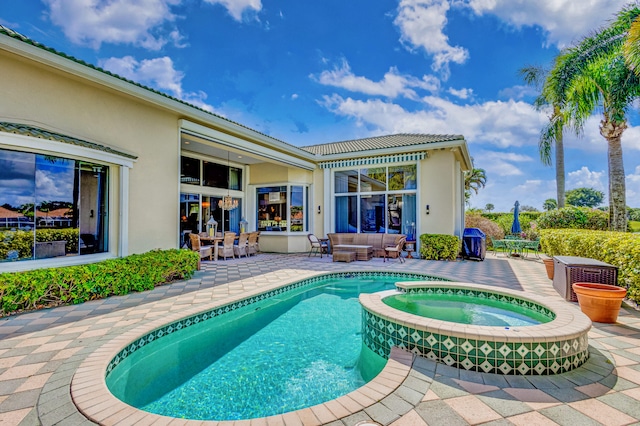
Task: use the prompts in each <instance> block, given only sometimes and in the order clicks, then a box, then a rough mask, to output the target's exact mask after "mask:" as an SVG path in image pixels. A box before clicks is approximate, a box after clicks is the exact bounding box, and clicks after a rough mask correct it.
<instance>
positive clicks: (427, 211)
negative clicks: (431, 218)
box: [425, 204, 429, 214]
mask: <svg viewBox="0 0 640 426" xmlns="http://www.w3.org/2000/svg"><path fill="white" fill-rule="evenodd" d="M425 213H427V214H429V204H427V209H426V211H425Z"/></svg>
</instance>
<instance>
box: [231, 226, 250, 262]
mask: <svg viewBox="0 0 640 426" xmlns="http://www.w3.org/2000/svg"><path fill="white" fill-rule="evenodd" d="M248 241H249V233H247V232H242V233H240V238H238V244H237V245H234V246H233V253H234V254H235V255H236V256H238V258H240V257H242V255H244V257H248V254H247V244H248Z"/></svg>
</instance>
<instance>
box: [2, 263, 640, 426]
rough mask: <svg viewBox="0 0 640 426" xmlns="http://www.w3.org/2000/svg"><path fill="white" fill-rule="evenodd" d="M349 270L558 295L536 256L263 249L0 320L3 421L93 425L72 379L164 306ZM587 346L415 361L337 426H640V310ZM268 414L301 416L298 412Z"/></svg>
mask: <svg viewBox="0 0 640 426" xmlns="http://www.w3.org/2000/svg"><path fill="white" fill-rule="evenodd" d="M344 270H402V271H416V272H422V273H428V274H432V275H438V276H442V277H446V278H450V279H453V280H457V281H467V282H476V283H480V284H487V285H493V286H497V287H506V288H511V289H516V290H524V291H526V292H532V293H535V294H540V295H544V296H547V297H549V298H556V299H560V300H561V298H560V297H559V296H558V295H557V293H556V292H555V290H554V289H553V286H552V285H551V281H550V280H548V279H547V277H546V273H545V269H544V266H543V264H542V263H541V261H539V260H522V259H507V258H494V257H491V256H489V257H487V258H486V259H485V261H483V262H475V261H458V262H435V261H425V260H417V259H407V262H406V263H404V264H400V263H399V262H397V261H396V262H386V263H383V262H382V259H377V258H376V259H373V260H371V261H369V262H353V263H350V264H343V263H333V262H331V258H330V257H329V258H323V259H320V258H319V257H315V258H308V257H307V256H306V254H301V255H272V254H259V255H258V256H257V257H253V258H249V259H241V260H227V261H219V262H203V270H202V271H199V272H197V273H196V274H195V276H194V277H193V278H192V279H190V280H187V281H182V282H178V283H174V284H171V285H166V286H161V287H158V288H156V289H154V290H151V291H147V292H143V293H136V294H130V295H127V296H121V297H112V298H109V299H104V300H97V301H92V302H88V303H84V304H81V305H75V306H64V307H59V308H54V309H47V310H42V311H35V312H29V313H24V314H21V315H16V316H11V317H8V318H0V426H6V425H29V426H30V425H40V424H42V425H53V424H60V425H82V424H92V423H91V422H89V421H88V420H87V419H86V418H85V417H84V416H82V414H80V413H79V412H78V410H77V408H76V406H75V405H74V403H73V402H72V400H71V393H70V383H71V379H72V377H73V375H74V374H75V372H76V371H77V369H78V367H79V366H80V364H81V363H82V362H83V360H85V359H86V357H87V356H89V355H90V354H91V353H93V352H95V351H96V350H97V349H99V348H104V347H105V345H107V343H108V342H110V341H111V340H113V339H114V338H116V337H118V336H120V335H122V334H123V333H126V332H127V331H130V330H132V329H134V328H137V327H140V326H144V325H145V324H147V323H150V322H152V321H156V320H158V319H159V318H161V317H163V316H166V315H167V314H173V313H177V312H180V311H184V310H186V309H192V308H197V307H198V306H199V305H203V306H204V305H205V304H209V303H211V302H212V301H217V300H222V299H225V298H228V297H229V296H232V295H241V294H243V293H245V292H249V291H253V290H255V289H257V288H260V287H262V286H265V285H272V284H274V283H280V282H283V281H285V280H291V279H300V278H303V277H304V276H305V275H309V274H311V273H314V272H318V271H327V272H333V271H344ZM565 303H567V305H575V304H572V303H570V302H565ZM589 343H590V354H591V356H590V359H589V361H588V362H587V363H586V364H585V365H584V366H582V367H580V368H578V369H576V370H573V371H571V372H569V373H565V374H561V375H555V376H543V377H540V376H499V375H494V374H483V373H477V372H470V371H464V370H457V369H454V368H450V367H447V366H445V365H442V364H434V363H433V362H431V361H428V360H423V359H418V360H414V361H413V366H412V368H411V369H410V371H409V373H408V375H407V377H406V379H405V380H404V382H403V383H402V385H401V386H399V387H398V388H397V389H395V391H394V392H393V393H392V394H391V395H389V396H387V397H385V398H384V399H382V400H381V401H379V402H378V403H376V404H375V405H372V406H369V407H367V408H366V409H364V410H360V411H358V412H356V413H354V414H352V415H349V416H347V417H344V418H342V419H340V420H337V421H332V423H330V424H332V425H335V426H345V425H354V424H356V423H358V422H360V421H363V420H375V421H377V422H378V423H380V424H390V425H394V426H403V425H439V424H442V425H455V424H461V425H465V424H487V425H489V424H495V425H511V424H513V425H519V424H541V425H546V424H549V425H554V424H560V425H564V424H566V425H578V424H579V425H591V424H593V425H597V424H604V425H617V424H620V425H626V424H640V422H638V420H639V419H640V312H638V311H636V310H635V309H633V308H630V307H623V310H622V311H621V313H620V316H619V318H618V322H617V323H616V324H597V323H594V327H593V328H592V330H591V331H590V333H589ZM361 397H362V398H363V399H366V398H368V397H367V396H366V395H364V394H363V395H362V396H361ZM355 402H357V401H355ZM360 402H362V401H360ZM98 405H99V403H97V405H96V407H97V408H96V409H97V410H98V409H99V408H100V407H99V406H98ZM337 408H339V407H338V406H336V409H337ZM325 414H326V413H325ZM303 415H304V416H305V417H304V418H305V420H304V422H305V423H308V424H319V423H321V422H320V421H319V420H318V418H319V416H320V417H322V416H323V413H321V412H319V411H318V412H317V413H316V412H314V411H313V410H307V411H305V412H304V413H303ZM123 419H124V420H123ZM135 420H136V413H135V411H133V410H123V411H120V412H117V413H116V412H114V413H112V415H111V416H110V417H109V422H108V423H115V422H117V421H123V422H124V423H122V424H133V423H135ZM270 420H274V422H275V423H274V424H277V423H280V424H283V425H284V424H285V422H286V424H290V423H291V424H299V423H297V422H299V421H300V417H296V418H293V417H292V416H287V415H283V416H279V417H278V418H272V419H270ZM105 423H107V422H105ZM271 423H272V422H270V424H271ZM227 424H231V423H227Z"/></svg>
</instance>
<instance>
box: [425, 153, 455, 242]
mask: <svg viewBox="0 0 640 426" xmlns="http://www.w3.org/2000/svg"><path fill="white" fill-rule="evenodd" d="M457 167H458V166H457V165H456V161H455V157H454V155H453V153H452V152H451V151H450V150H437V151H431V152H429V156H428V158H425V159H424V160H422V161H421V162H420V182H419V184H418V192H419V194H418V200H419V205H418V211H417V216H418V217H419V220H418V223H419V231H418V235H421V234H454V233H455V231H456V214H455V213H454V212H456V211H457V210H459V208H457V207H456V201H457V199H458V198H457V197H456V184H455V183H456V178H455V176H456V172H455V170H456V168H457ZM427 204H428V205H429V214H428V215H427V214H426V205H427Z"/></svg>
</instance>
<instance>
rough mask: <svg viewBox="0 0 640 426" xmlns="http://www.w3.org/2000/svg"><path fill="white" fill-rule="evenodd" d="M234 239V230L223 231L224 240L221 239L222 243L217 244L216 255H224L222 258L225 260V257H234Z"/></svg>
mask: <svg viewBox="0 0 640 426" xmlns="http://www.w3.org/2000/svg"><path fill="white" fill-rule="evenodd" d="M235 239H236V233H235V232H225V233H224V240H222V244H221V245H219V246H218V257H224V260H227V257H231V258H233V259H235V258H236V256H235V251H234V249H233V242H234V241H235Z"/></svg>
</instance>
